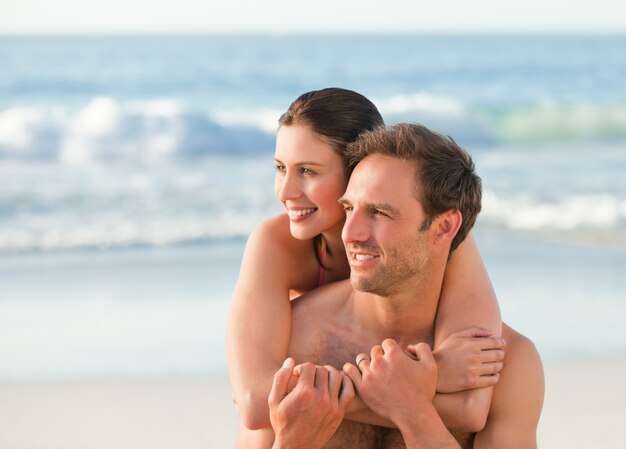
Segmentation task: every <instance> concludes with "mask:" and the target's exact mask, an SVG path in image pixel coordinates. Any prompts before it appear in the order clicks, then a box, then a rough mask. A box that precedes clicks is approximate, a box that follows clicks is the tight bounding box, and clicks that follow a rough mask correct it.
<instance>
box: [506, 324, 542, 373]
mask: <svg viewBox="0 0 626 449" xmlns="http://www.w3.org/2000/svg"><path fill="white" fill-rule="evenodd" d="M502 337H503V338H504V340H505V341H506V358H505V365H506V364H507V360H508V361H510V362H511V363H515V364H518V363H520V361H521V360H524V361H526V362H531V361H534V362H538V363H539V364H541V357H540V356H539V351H537V348H536V347H535V344H534V343H533V342H532V340H530V339H529V338H528V337H526V336H525V335H522V334H521V333H519V332H517V331H516V330H515V329H513V328H511V327H510V326H508V325H507V324H505V323H502Z"/></svg>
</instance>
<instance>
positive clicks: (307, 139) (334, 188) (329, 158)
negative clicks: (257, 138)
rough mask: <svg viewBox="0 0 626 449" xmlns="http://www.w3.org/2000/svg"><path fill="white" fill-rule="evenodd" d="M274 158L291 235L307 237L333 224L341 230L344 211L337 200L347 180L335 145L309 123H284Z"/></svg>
mask: <svg viewBox="0 0 626 449" xmlns="http://www.w3.org/2000/svg"><path fill="white" fill-rule="evenodd" d="M274 160H275V162H276V178H275V182H274V191H275V192H276V196H277V197H278V199H279V200H280V201H281V202H282V203H283V206H285V209H286V210H287V214H288V215H289V223H290V230H291V234H292V235H293V236H294V237H295V238H297V239H301V240H305V239H311V238H313V237H315V236H316V235H318V234H320V233H322V232H325V231H328V230H330V229H331V228H333V227H337V228H338V232H340V231H341V225H343V221H344V219H345V213H344V211H343V207H342V206H341V205H340V204H339V203H338V202H337V200H338V199H339V198H340V197H341V196H342V195H343V193H344V192H345V190H346V184H347V180H346V176H345V173H344V170H343V162H342V160H341V157H340V156H339V155H338V154H337V153H336V152H335V151H334V150H333V149H332V147H331V146H330V145H329V144H328V143H326V142H324V141H323V140H322V138H320V137H319V136H318V135H316V134H315V133H314V132H313V131H312V130H311V129H310V128H309V127H307V126H302V125H293V126H281V127H280V129H279V130H278V135H277V136H276V153H275V155H274Z"/></svg>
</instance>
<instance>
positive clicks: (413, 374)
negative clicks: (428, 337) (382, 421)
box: [344, 339, 460, 449]
mask: <svg viewBox="0 0 626 449" xmlns="http://www.w3.org/2000/svg"><path fill="white" fill-rule="evenodd" d="M409 350H410V351H411V352H412V353H413V355H414V356H415V359H413V358H411V357H409V356H408V355H407V354H406V353H404V351H403V350H402V348H401V347H400V346H399V345H398V344H397V343H396V342H395V340H392V339H387V340H385V341H383V343H382V345H380V346H374V348H372V351H371V353H370V355H369V356H368V355H366V354H359V356H358V357H357V365H358V367H357V366H355V365H352V364H351V363H347V364H346V365H345V366H344V372H345V373H346V374H347V375H348V376H349V377H350V378H351V379H352V382H354V385H355V387H356V390H357V392H358V394H359V396H360V397H361V399H362V400H363V401H364V402H365V404H366V405H367V406H368V407H369V408H370V409H371V410H372V411H374V412H375V413H377V414H378V415H380V416H382V417H384V418H386V419H388V420H389V421H391V422H392V423H393V424H394V425H396V426H397V427H398V430H400V432H401V433H402V437H403V438H404V441H405V443H406V445H407V448H408V449H426V448H429V449H460V446H459V444H458V443H457V441H456V440H455V439H454V437H453V436H452V435H451V434H450V432H448V430H447V429H446V427H445V425H444V423H443V421H442V420H441V418H440V417H439V414H438V413H437V411H436V410H435V407H434V406H433V403H432V400H433V398H434V396H435V389H436V385H437V364H436V362H435V359H434V357H433V355H432V352H431V350H430V347H429V346H428V345H427V344H425V343H419V344H417V345H415V346H410V347H409ZM370 357H371V358H370Z"/></svg>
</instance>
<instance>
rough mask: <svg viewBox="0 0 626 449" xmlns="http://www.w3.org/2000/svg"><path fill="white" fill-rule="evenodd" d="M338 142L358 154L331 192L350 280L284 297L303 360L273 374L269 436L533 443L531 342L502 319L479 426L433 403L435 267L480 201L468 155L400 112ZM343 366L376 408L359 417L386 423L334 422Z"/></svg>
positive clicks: (288, 440)
mask: <svg viewBox="0 0 626 449" xmlns="http://www.w3.org/2000/svg"><path fill="white" fill-rule="evenodd" d="M352 150H353V153H354V155H353V156H354V158H355V159H356V160H359V161H360V162H359V163H358V165H357V166H356V168H355V170H354V172H353V174H352V176H351V178H350V181H349V184H348V188H347V190H346V193H345V195H344V197H343V198H342V199H341V201H340V202H341V203H342V204H343V205H344V208H345V210H346V216H347V218H346V223H345V226H344V230H343V234H342V238H343V240H344V244H345V246H346V250H347V254H348V258H349V262H350V267H351V277H350V282H349V283H348V282H347V281H346V282H341V283H336V284H331V285H328V286H326V287H324V288H320V289H317V290H314V291H312V292H310V293H309V294H307V295H304V296H303V297H302V298H300V299H298V300H297V301H294V304H293V322H292V336H291V342H290V348H289V353H290V354H291V355H292V356H293V357H294V358H295V359H296V360H298V361H302V362H304V361H308V362H312V364H311V363H305V364H304V365H301V366H299V367H298V368H297V369H296V370H295V371H294V369H293V367H292V365H293V363H294V362H293V361H291V360H288V361H287V362H286V365H285V367H284V368H283V369H281V370H280V371H279V372H278V373H277V375H276V377H275V381H274V386H273V388H272V393H271V395H270V414H271V418H272V425H273V428H274V430H275V431H276V440H275V443H274V447H275V449H280V448H283V447H305V448H310V449H313V448H318V447H341V448H352V447H354V448H370V447H371V448H378V447H384V448H394V447H404V445H405V444H406V445H407V446H408V447H409V448H411V449H413V448H421V447H441V448H447V447H456V448H458V447H476V448H501V447H518V448H532V447H535V446H536V443H535V430H536V425H537V421H538V418H539V413H540V410H541V402H542V398H543V384H542V382H543V377H542V371H541V365H540V362H539V357H538V355H537V353H536V351H535V350H534V347H533V346H532V344H531V343H530V342H528V341H527V340H525V339H523V337H521V336H519V334H516V333H515V332H514V331H512V330H511V329H510V328H508V327H506V326H505V328H504V335H503V336H504V337H505V339H507V342H508V349H507V362H506V366H505V368H504V369H503V370H502V372H501V374H500V382H499V384H498V385H497V386H496V388H495V392H494V397H493V402H492V408H491V411H490V414H489V417H488V419H487V425H486V426H485V427H484V429H483V430H480V431H479V432H477V433H476V434H475V435H474V432H467V431H466V432H459V431H456V432H455V433H454V435H453V434H452V433H450V431H448V429H447V428H446V427H445V425H444V421H443V420H442V418H441V416H444V415H445V414H446V413H447V412H446V411H445V406H442V405H438V408H437V409H436V408H435V407H434V405H433V397H434V394H435V384H436V380H437V366H436V364H435V362H434V359H433V356H432V353H431V351H430V346H432V344H433V339H434V323H435V317H436V313H437V306H438V300H439V296H440V290H441V285H442V281H443V275H444V271H445V266H446V262H447V260H448V256H449V253H450V251H451V249H454V248H455V247H456V246H457V245H458V244H459V243H460V242H461V241H462V240H463V239H464V238H465V236H466V235H467V233H468V232H469V230H470V228H471V227H472V225H473V223H474V220H475V217H476V215H477V213H478V211H479V210H480V180H479V178H478V177H477V176H476V175H475V174H474V172H473V164H472V162H471V159H470V158H469V156H468V155H467V154H466V153H465V152H464V151H463V150H462V149H460V148H459V147H458V146H457V145H456V144H454V142H452V141H451V140H450V139H446V138H444V137H442V136H440V135H438V134H436V133H432V132H430V131H429V130H427V129H426V128H424V127H422V126H419V125H406V124H404V125H397V126H395V127H392V128H389V129H382V128H381V129H378V130H375V131H372V132H369V133H366V134H364V135H363V136H361V137H360V138H359V140H358V141H357V142H356V143H355V144H354V145H353V148H352ZM350 284H351V285H350ZM416 292H417V294H416ZM381 342H382V344H381ZM416 342H423V343H421V344H417V345H415V343H416ZM367 353H369V355H367ZM355 356H356V359H355ZM352 361H356V365H352V364H350V363H348V362H352ZM313 364H315V365H318V366H314V365H313ZM322 365H330V366H326V367H323V366H322ZM344 365H345V366H344ZM333 366H334V367H342V366H344V371H345V374H343V375H342V373H340V372H338V371H336V370H335V369H334V368H332V367H333ZM345 375H347V376H349V377H350V379H351V380H352V381H353V382H354V385H355V387H356V391H357V393H358V396H359V398H360V399H361V400H363V401H364V402H365V404H366V405H367V406H368V407H369V409H371V410H372V411H373V412H375V413H377V414H378V415H379V416H380V417H382V418H384V419H386V420H387V421H380V420H376V419H372V421H371V422H372V423H376V424H383V425H390V426H394V427H397V428H398V429H399V430H393V429H392V430H388V429H386V428H384V427H378V426H374V425H368V424H362V423H357V422H353V421H347V420H344V421H341V419H342V418H343V416H344V414H345V413H346V412H347V411H348V405H349V404H350V402H351V401H352V396H353V392H352V391H351V387H350V386H349V384H348V383H347V381H346V379H345V377H344V376H345ZM292 378H293V379H292ZM290 379H292V382H295V384H296V386H295V388H294V389H293V391H291V392H289V387H288V382H289V380H290ZM341 384H343V385H344V387H343V389H341V388H339V385H341ZM475 430H478V429H475ZM474 437H475V440H474Z"/></svg>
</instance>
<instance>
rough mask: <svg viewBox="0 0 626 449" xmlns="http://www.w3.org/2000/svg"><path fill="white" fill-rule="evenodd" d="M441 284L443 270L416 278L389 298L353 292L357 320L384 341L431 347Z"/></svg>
mask: <svg viewBox="0 0 626 449" xmlns="http://www.w3.org/2000/svg"><path fill="white" fill-rule="evenodd" d="M442 282H443V270H441V273H437V274H434V273H433V274H431V275H429V276H422V277H421V278H420V279H414V280H413V282H410V283H407V284H406V285H403V286H402V288H401V291H399V292H395V293H393V294H391V295H388V296H380V295H376V294H373V293H367V292H359V291H354V293H353V298H352V302H353V306H352V307H353V314H354V317H355V321H356V322H358V323H362V325H363V326H365V327H367V328H368V330H369V331H370V332H371V333H373V334H375V335H377V336H378V337H380V339H381V341H382V339H385V338H393V339H395V340H396V341H398V342H399V343H400V344H404V345H406V344H414V343H416V342H418V341H424V342H426V343H429V344H431V345H432V343H433V338H434V327H435V318H436V315H437V307H438V304H439V296H440V293H441V284H442Z"/></svg>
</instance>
